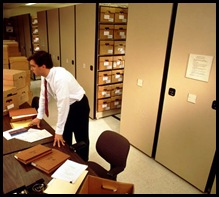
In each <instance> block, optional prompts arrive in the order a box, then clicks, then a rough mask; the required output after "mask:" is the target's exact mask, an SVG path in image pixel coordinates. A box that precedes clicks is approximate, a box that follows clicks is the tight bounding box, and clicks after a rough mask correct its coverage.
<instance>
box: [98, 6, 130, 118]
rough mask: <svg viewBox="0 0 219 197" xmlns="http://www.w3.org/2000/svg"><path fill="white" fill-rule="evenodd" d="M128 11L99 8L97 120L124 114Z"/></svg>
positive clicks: (115, 8) (105, 7)
mask: <svg viewBox="0 0 219 197" xmlns="http://www.w3.org/2000/svg"><path fill="white" fill-rule="evenodd" d="M127 15H128V8H120V7H111V6H99V20H98V55H97V65H98V66H97V84H96V85H97V88H96V90H97V92H96V94H97V96H96V98H97V113H96V118H101V117H104V116H109V115H115V114H119V113H120V112H121V103H122V86H123V76H124V66H125V47H126V29H127Z"/></svg>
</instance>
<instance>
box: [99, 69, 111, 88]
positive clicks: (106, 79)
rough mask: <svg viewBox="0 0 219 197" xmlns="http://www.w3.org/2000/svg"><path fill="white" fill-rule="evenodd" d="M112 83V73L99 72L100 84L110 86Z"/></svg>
mask: <svg viewBox="0 0 219 197" xmlns="http://www.w3.org/2000/svg"><path fill="white" fill-rule="evenodd" d="M111 81H112V72H111V71H101V72H98V84H99V85H102V84H108V83H111Z"/></svg>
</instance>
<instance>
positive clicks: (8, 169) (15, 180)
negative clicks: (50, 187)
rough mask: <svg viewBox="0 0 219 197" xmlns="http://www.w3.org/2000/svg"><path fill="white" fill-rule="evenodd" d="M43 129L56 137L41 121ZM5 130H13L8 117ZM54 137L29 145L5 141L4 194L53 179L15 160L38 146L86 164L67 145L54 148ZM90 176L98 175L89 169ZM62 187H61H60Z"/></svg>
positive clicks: (13, 140)
mask: <svg viewBox="0 0 219 197" xmlns="http://www.w3.org/2000/svg"><path fill="white" fill-rule="evenodd" d="M25 106H26V107H29V105H28V104H25V105H22V106H21V107H25ZM41 123H42V124H41V128H42V129H46V130H47V131H49V132H50V133H51V134H53V135H54V133H55V131H54V129H53V128H52V127H51V126H50V125H49V124H48V123H47V122H46V121H45V120H42V121H41ZM3 124H4V128H3V130H4V131H5V130H9V129H11V126H10V119H9V117H8V116H4V118H3ZM53 139H54V138H53V137H50V138H47V139H44V140H39V141H37V142H34V143H29V142H25V141H21V140H17V139H11V140H6V139H3V193H4V194H6V193H8V192H10V191H12V190H14V189H17V188H19V187H22V186H23V185H26V186H28V185H30V184H32V183H34V182H35V181H37V180H39V179H41V178H43V179H44V181H45V183H46V184H48V182H49V181H50V180H51V179H52V178H51V175H52V173H51V174H46V173H45V172H43V171H41V170H39V169H37V168H35V167H33V166H32V165H31V164H29V165H25V164H23V163H21V162H19V161H18V160H17V159H15V158H14V155H15V153H17V152H18V151H20V150H23V149H27V148H29V147H32V146H34V145H36V144H43V145H45V146H48V147H51V148H55V149H58V150H61V151H63V152H64V153H67V154H69V155H70V156H71V158H70V160H72V161H75V162H78V163H81V164H86V163H85V162H84V160H83V159H82V158H81V157H80V156H79V155H78V154H77V153H75V152H73V151H72V150H71V149H70V148H69V146H68V145H67V144H66V145H65V146H61V147H60V148H59V147H57V146H55V147H53ZM87 170H88V174H90V175H94V176H96V173H95V172H94V171H93V170H92V169H91V168H89V167H88V169H87ZM60 187H61V186H60Z"/></svg>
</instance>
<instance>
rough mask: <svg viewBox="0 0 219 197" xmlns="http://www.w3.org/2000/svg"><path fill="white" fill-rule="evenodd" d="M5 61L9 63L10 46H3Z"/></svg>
mask: <svg viewBox="0 0 219 197" xmlns="http://www.w3.org/2000/svg"><path fill="white" fill-rule="evenodd" d="M3 60H4V61H7V63H8V45H7V44H3Z"/></svg>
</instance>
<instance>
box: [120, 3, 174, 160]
mask: <svg viewBox="0 0 219 197" xmlns="http://www.w3.org/2000/svg"><path fill="white" fill-rule="evenodd" d="M171 12H172V3H157V4H156V3H130V4H129V5H128V23H127V38H126V55H125V67H124V81H123V96H122V109H121V120H120V133H121V134H122V135H124V136H125V137H127V139H128V140H129V141H130V143H131V144H132V145H134V146H135V147H136V148H138V149H139V150H141V151H142V152H144V153H146V154H147V155H149V156H151V155H152V149H153V141H154V135H155V128H156V121H157V111H158V106H159V98H160V91H161V83H162V77H163V68H164V62H165V55H166V48H167V40H168V33H169V26H170V19H171Z"/></svg>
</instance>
